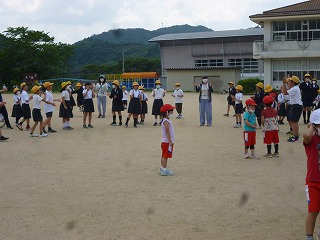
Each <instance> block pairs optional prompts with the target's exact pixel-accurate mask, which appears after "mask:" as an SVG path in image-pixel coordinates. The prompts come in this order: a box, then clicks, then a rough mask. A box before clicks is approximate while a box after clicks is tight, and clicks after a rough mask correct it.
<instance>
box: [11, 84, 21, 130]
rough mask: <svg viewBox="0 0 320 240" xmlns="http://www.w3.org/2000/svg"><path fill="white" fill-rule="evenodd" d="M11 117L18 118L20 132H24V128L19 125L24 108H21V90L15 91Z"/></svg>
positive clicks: (17, 124)
mask: <svg viewBox="0 0 320 240" xmlns="http://www.w3.org/2000/svg"><path fill="white" fill-rule="evenodd" d="M11 117H15V118H16V126H17V128H19V129H20V130H23V128H22V126H21V125H19V120H20V118H21V117H22V108H21V96H20V90H19V88H17V87H16V88H14V89H13V107H12V113H11Z"/></svg>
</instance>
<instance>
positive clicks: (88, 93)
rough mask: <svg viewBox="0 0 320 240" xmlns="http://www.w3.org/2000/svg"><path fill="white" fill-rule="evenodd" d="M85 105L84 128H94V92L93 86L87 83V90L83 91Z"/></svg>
mask: <svg viewBox="0 0 320 240" xmlns="http://www.w3.org/2000/svg"><path fill="white" fill-rule="evenodd" d="M82 94H83V98H84V104H83V112H84V115H83V128H93V126H92V124H91V121H92V113H93V112H94V106H93V100H92V98H94V93H93V91H92V84H91V83H90V82H87V83H86V84H85V89H84V90H83V91H82ZM88 115H89V124H88V126H87V125H86V121H87V116H88Z"/></svg>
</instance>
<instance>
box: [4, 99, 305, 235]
mask: <svg viewBox="0 0 320 240" xmlns="http://www.w3.org/2000/svg"><path fill="white" fill-rule="evenodd" d="M149 95H151V94H150V93H149ZM3 96H4V99H5V100H6V101H7V102H8V104H7V108H8V110H9V113H10V114H11V109H12V95H11V94H8V95H7V94H5V95H3ZM58 96H59V94H56V97H58ZM149 97H150V96H149ZM164 101H165V103H171V104H173V103H174V99H173V97H171V96H166V97H165V100H164ZM148 104H149V112H150V113H149V114H148V115H147V117H146V124H145V125H144V126H140V125H139V126H138V128H137V129H135V128H133V127H132V125H133V121H132V119H131V121H130V123H129V128H125V127H123V126H122V127H119V126H116V127H115V126H110V125H109V124H110V123H111V113H110V110H111V101H110V100H109V99H108V102H107V117H106V119H98V118H97V115H98V114H97V111H96V112H95V113H94V115H93V116H94V117H93V126H94V129H83V128H82V113H80V112H79V111H78V109H77V108H75V110H74V114H75V117H74V118H73V119H72V121H71V125H72V126H73V127H74V128H75V129H74V130H72V131H63V130H62V124H61V119H60V118H59V117H58V109H59V106H58V105H59V104H57V106H56V107H55V109H56V111H55V112H54V117H53V128H54V129H56V130H58V132H57V133H53V134H50V135H49V137H47V138H30V137H28V135H29V133H28V132H26V131H20V130H18V129H17V128H14V129H13V130H9V129H6V128H3V130H2V132H3V135H4V136H7V137H9V138H10V139H9V141H7V142H1V143H0V149H1V151H0V152H1V155H0V161H1V168H0V182H1V184H0V211H1V214H0V219H1V220H0V236H1V237H0V239H2V240H15V239H17V240H18V239H19V240H20V239H23V240H29V239H30V240H38V239H39V240H43V239H50V240H57V239H59V240H64V239H75V240H78V239H95V240H96V239H110V240H111V239H112V240H113V239H123V240H149V239H175V240H177V239H181V240H186V239H228V240H229V239H230V240H231V239H234V240H236V239H237V240H238V239H246V240H250V239H270V240H271V239H272V240H274V239H290V240H291V239H304V234H305V230H304V229H305V218H306V213H307V202H306V197H305V187H304V179H305V173H306V157H305V153H304V148H303V145H302V140H300V141H299V142H298V143H288V142H287V141H286V138H287V137H286V135H285V132H287V130H288V124H287V123H286V125H283V126H281V129H280V133H279V134H280V150H279V152H280V157H279V158H271V159H266V158H263V157H262V155H264V154H265V153H266V146H265V145H264V144H263V142H262V140H263V139H262V132H261V130H258V132H257V145H256V152H257V155H258V156H260V157H262V158H261V159H260V160H252V159H251V160H250V159H249V160H248V159H247V160H245V159H243V141H242V131H243V129H234V128H233V125H234V122H235V120H234V118H232V117H229V118H227V117H224V116H223V113H225V112H226V95H214V97H213V126H212V127H206V126H205V127H200V126H199V112H198V94H197V93H187V94H185V98H184V105H183V116H184V117H183V119H175V118H173V124H174V128H175V132H176V143H175V149H174V153H173V159H172V160H170V161H169V168H170V169H172V170H173V171H174V172H175V175H174V176H171V177H162V176H160V175H159V166H160V155H161V151H160V143H161V129H160V127H159V126H157V127H153V126H152V123H153V117H152V116H151V107H152V99H151V100H150V101H149V103H148ZM95 107H96V105H95ZM96 110H97V109H96ZM43 115H44V114H43ZM126 115H127V113H126V112H125V113H124V120H125V118H126ZM175 116H176V114H175ZM10 120H11V123H12V125H13V126H14V119H13V118H10ZM305 129H306V126H305V125H303V124H300V133H301V134H302V132H303V131H304V130H305ZM36 132H37V133H38V130H37V131H36Z"/></svg>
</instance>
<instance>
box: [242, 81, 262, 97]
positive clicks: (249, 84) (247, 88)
mask: <svg viewBox="0 0 320 240" xmlns="http://www.w3.org/2000/svg"><path fill="white" fill-rule="evenodd" d="M258 82H262V83H263V80H261V79H260V78H247V79H243V80H240V81H239V82H238V85H241V86H242V87H243V91H242V93H243V94H253V93H254V92H255V91H256V84H257V83H258Z"/></svg>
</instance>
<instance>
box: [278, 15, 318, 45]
mask: <svg viewBox="0 0 320 240" xmlns="http://www.w3.org/2000/svg"><path fill="white" fill-rule="evenodd" d="M273 40H274V41H311V40H320V20H303V21H275V22H273Z"/></svg>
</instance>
